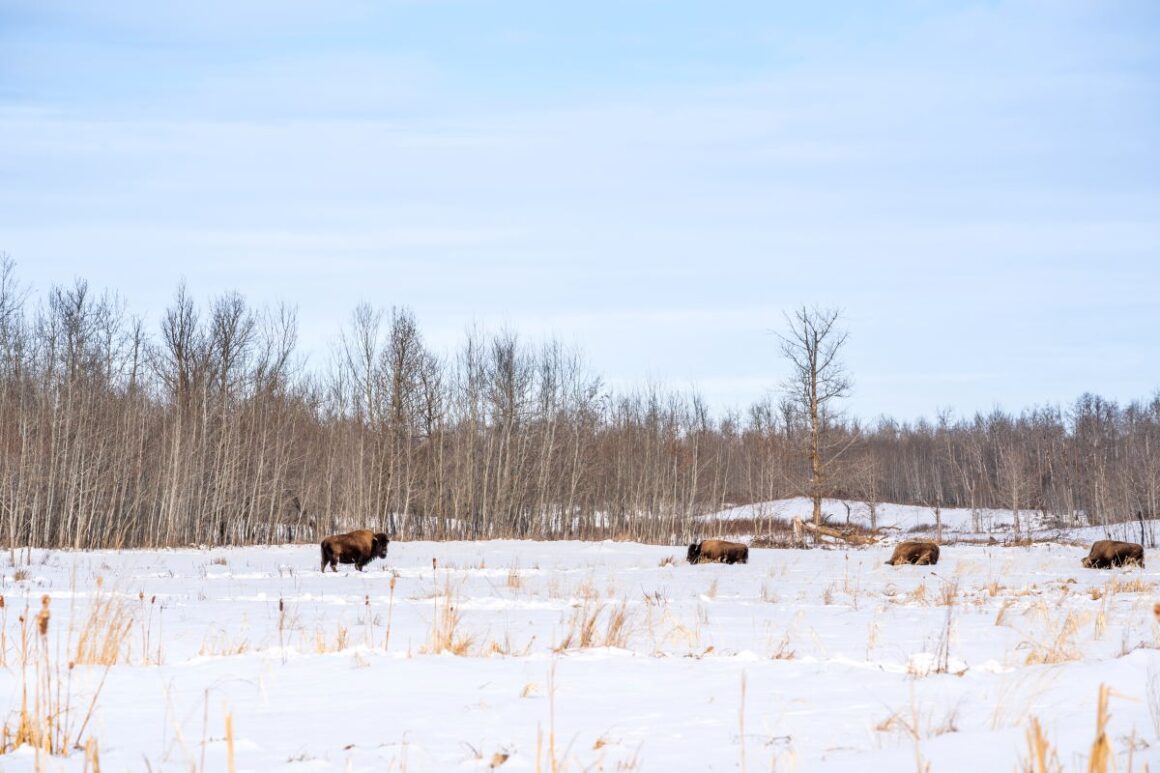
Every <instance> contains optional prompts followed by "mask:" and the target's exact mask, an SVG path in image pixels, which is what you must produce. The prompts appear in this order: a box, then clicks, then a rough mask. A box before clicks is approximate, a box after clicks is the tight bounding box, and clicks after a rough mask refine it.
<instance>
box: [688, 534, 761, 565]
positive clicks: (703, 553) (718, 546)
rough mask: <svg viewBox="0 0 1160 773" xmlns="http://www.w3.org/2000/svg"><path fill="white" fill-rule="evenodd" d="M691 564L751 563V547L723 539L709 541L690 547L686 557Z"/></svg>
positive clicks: (695, 543) (696, 543)
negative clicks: (711, 562)
mask: <svg viewBox="0 0 1160 773" xmlns="http://www.w3.org/2000/svg"><path fill="white" fill-rule="evenodd" d="M686 558H688V559H689V563H690V564H700V563H704V562H709V561H715V562H717V563H721V562H724V563H726V564H747V563H749V547H748V546H747V545H742V544H741V543H740V542H726V541H725V540H723V539H707V540H702V541H701V542H694V543H693V544H692V545H689V552H688V554H687V556H686Z"/></svg>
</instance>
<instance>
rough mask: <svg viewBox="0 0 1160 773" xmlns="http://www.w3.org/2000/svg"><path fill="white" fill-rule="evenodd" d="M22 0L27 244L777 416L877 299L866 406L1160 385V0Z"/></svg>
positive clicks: (11, 233) (14, 107) (308, 346)
mask: <svg viewBox="0 0 1160 773" xmlns="http://www.w3.org/2000/svg"><path fill="white" fill-rule="evenodd" d="M161 5H163V4H159V3H155V2H148V1H145V0H140V1H138V0H127V1H121V2H116V3H108V2H97V1H96V0H77V1H73V2H66V1H64V0H61V1H60V2H56V1H55V0H27V1H25V0H15V1H13V0H0V250H2V251H7V252H8V253H10V254H11V255H12V256H13V257H14V258H15V259H16V260H17V262H18V264H19V271H20V275H21V276H22V278H23V279H24V280H25V281H26V282H27V283H29V284H31V285H32V286H33V288H34V289H35V290H38V291H43V290H44V289H46V288H47V287H49V286H50V285H52V284H54V283H68V282H71V281H72V279H73V277H75V276H78V275H79V276H84V277H86V278H88V279H89V280H90V282H91V283H92V284H93V285H95V286H97V287H110V288H115V289H117V290H118V291H119V292H120V293H121V294H122V295H123V296H124V297H125V299H126V300H127V302H128V304H129V306H130V307H131V308H132V309H133V310H135V311H138V312H140V313H142V314H144V315H145V316H146V318H147V319H148V320H149V321H150V322H151V323H155V321H156V318H157V315H158V314H159V312H160V310H161V309H162V308H164V306H165V304H166V303H167V302H168V301H169V300H170V298H171V297H172V295H173V291H174V288H175V287H176V285H177V283H178V281H179V280H180V279H181V278H182V277H184V278H185V279H186V280H187V281H188V284H189V286H190V289H191V290H192V291H193V293H194V294H195V295H196V296H198V297H201V298H209V297H211V296H214V295H216V294H219V293H221V292H222V291H225V290H227V289H237V290H239V291H241V292H242V293H244V294H245V295H246V296H247V297H248V298H249V299H250V300H251V301H253V302H254V303H255V304H259V305H260V304H264V303H272V302H275V301H277V300H286V301H289V302H291V303H293V304H295V305H297V306H298V308H299V311H300V318H301V323H302V331H301V334H302V336H301V337H302V342H303V346H304V349H305V350H306V351H308V352H309V353H310V354H311V357H312V359H313V361H314V362H316V363H319V364H321V363H323V362H325V360H326V358H327V356H328V355H327V342H329V341H331V340H333V339H334V338H335V337H336V334H337V331H338V329H339V328H340V326H341V325H342V324H343V323H344V322H345V321H346V319H347V318H348V316H349V313H350V311H351V310H352V309H353V307H354V306H355V304H357V303H358V302H360V301H364V300H365V301H369V302H371V303H374V304H379V305H382V306H385V307H389V306H391V305H406V306H409V307H411V308H412V309H414V311H415V313H416V315H417V316H418V318H419V321H420V324H421V326H422V329H423V331H424V332H425V334H426V336H427V338H428V340H429V342H430V343H431V344H432V345H433V347H435V348H436V349H439V350H449V349H450V347H453V346H454V345H455V343H456V342H457V341H459V340H461V339H462V335H463V331H464V329H465V328H466V327H467V326H468V325H469V324H471V323H472V322H477V323H479V324H481V325H482V326H484V327H486V328H498V327H500V326H506V327H507V328H509V329H513V330H515V331H518V332H520V333H521V334H524V335H526V337H528V338H529V339H532V340H536V339H541V338H543V337H545V336H549V335H554V336H556V337H558V338H560V339H562V340H563V341H565V342H569V343H575V344H578V345H579V346H580V347H581V348H582V349H583V350H584V352H585V354H586V355H587V359H588V361H589V363H590V364H591V366H592V367H593V369H594V370H595V371H597V372H599V373H601V374H603V375H604V376H605V377H606V378H607V379H608V380H609V382H610V383H612V384H613V385H616V386H624V385H629V384H640V383H644V382H646V381H651V382H654V383H662V384H667V385H671V386H673V387H676V388H686V387H690V386H695V387H697V388H699V389H701V390H702V391H703V392H704V393H705V394H706V395H707V396H708V397H709V399H710V400H711V401H712V402H713V404H714V405H716V406H718V407H725V406H738V407H741V406H744V405H746V404H748V403H749V402H750V401H752V400H754V399H757V398H759V397H761V396H762V395H763V394H764V393H765V392H766V391H767V390H769V389H771V388H776V387H777V385H778V383H779V382H780V381H781V379H782V378H783V377H784V375H785V365H784V363H783V362H782V360H781V359H780V358H779V356H778V354H777V346H776V341H775V340H774V338H773V337H772V336H771V335H770V334H769V332H768V331H769V330H771V329H780V328H781V327H782V326H783V318H782V314H783V312H784V311H787V310H790V309H792V308H794V307H796V306H800V305H802V304H806V305H815V304H816V305H825V306H839V307H841V308H843V309H844V310H845V312H846V317H847V322H848V327H849V328H850V331H851V336H850V341H849V346H848V358H847V360H848V364H849V368H850V371H851V374H852V376H853V378H854V381H855V391H854V393H853V396H852V398H851V399H850V400H849V403H848V404H849V407H850V408H851V410H852V411H853V412H854V413H856V414H857V415H861V416H867V417H869V416H874V415H877V414H880V413H887V414H892V415H895V416H897V417H899V418H913V417H916V416H919V415H927V416H930V415H933V414H934V412H935V411H936V410H937V409H938V408H941V407H950V408H953V409H954V410H955V412H956V413H959V414H969V413H972V412H973V411H975V410H988V409H989V408H990V407H992V406H994V405H1001V406H1003V407H1005V408H1009V409H1018V408H1022V407H1024V406H1027V405H1030V404H1039V403H1044V402H1058V401H1070V400H1072V399H1073V398H1075V397H1076V396H1078V395H1079V394H1080V393H1082V392H1084V391H1094V392H1098V393H1100V394H1103V395H1105V396H1107V397H1111V398H1115V399H1121V400H1123V399H1129V398H1133V397H1146V396H1148V395H1150V394H1152V393H1153V392H1154V391H1155V390H1157V389H1158V388H1160V4H1157V3H1156V2H1154V0H1148V1H1146V2H1136V3H1132V2H1127V3H1121V2H1104V1H1099V2H1096V1H1094V0H1093V1H1092V2H1066V1H1064V0H1061V1H1058V2H1057V1H1055V0H1051V1H1049V0H1041V1H1036V2H976V3H932V2H922V1H921V0H911V1H909V2H908V1H902V2H887V3H862V2H850V3H831V4H825V5H823V4H820V3H770V2H753V3H727V4H726V3H679V2H660V1H659V0H653V1H646V0H640V1H635V2H634V1H630V0H622V1H621V2H614V3H600V2H589V3H574V4H569V7H567V8H565V7H563V4H560V3H545V2H542V0H541V1H540V2H504V3H499V2H485V1H484V0H464V1H463V2H439V1H438V0H432V1H430V2H420V1H418V0H413V1H412V2H365V3H338V2H330V3H306V2H283V1H279V2H274V1H273V0H267V1H263V2H248V3H241V2H219V0H206V1H205V2H201V3H189V4H183V7H181V8H162V7H159V6H161Z"/></svg>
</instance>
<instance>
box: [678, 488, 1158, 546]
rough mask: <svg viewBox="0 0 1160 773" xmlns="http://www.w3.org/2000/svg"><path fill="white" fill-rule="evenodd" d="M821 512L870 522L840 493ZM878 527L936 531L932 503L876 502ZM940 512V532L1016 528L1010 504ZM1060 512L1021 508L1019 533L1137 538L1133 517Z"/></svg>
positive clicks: (794, 505) (794, 507)
mask: <svg viewBox="0 0 1160 773" xmlns="http://www.w3.org/2000/svg"><path fill="white" fill-rule="evenodd" d="M812 512H813V504H812V502H811V501H810V500H809V499H807V498H805V497H793V498H790V499H776V500H772V501H769V502H758V503H756V504H748V505H739V506H736V507H728V508H725V509H723V510H721V511H719V512H716V513H712V514H709V515H704V516H701V517H700V518H699V519H698V520H699V521H701V522H702V523H706V524H712V523H714V522H718V521H720V522H728V521H738V520H750V519H756V520H762V519H778V520H784V521H792V520H793V519H794V518H795V517H800V518H802V519H803V520H807V521H808V520H810V518H811V513H812ZM822 516H823V519H824V520H825V521H827V522H828V523H831V524H833V525H835V526H844V525H850V524H854V525H858V526H863V527H867V528H869V527H870V525H871V516H870V506H869V505H868V504H867V503H866V502H859V501H855V500H841V499H823V500H822ZM876 516H877V519H876V520H877V527H878V528H879V529H881V530H883V531H884V532H887V533H890V532H896V533H897V534H899V535H905V534H908V533H911V532H924V531H925V532H934V530H935V523H936V519H935V510H934V508H933V507H926V506H921V505H897V504H890V503H882V504H879V505H877V507H876ZM939 516H940V518H941V520H942V528H943V532H944V534H947V533H948V532H949V533H957V534H960V535H989V536H995V537H996V538H1001V537H1005V536H1010V535H1012V534H1013V533H1014V528H1013V527H1014V514H1013V513H1012V511H1011V510H1003V509H991V508H975V509H974V510H972V509H971V508H966V507H943V508H940V511H939ZM1060 520H1061V519H1059V518H1058V517H1051V518H1049V519H1045V518H1044V516H1043V514H1042V513H1040V512H1038V511H1034V510H1024V511H1021V512H1020V514H1019V522H1020V527H1021V530H1022V533H1024V534H1026V533H1027V532H1028V530H1030V532H1031V533H1033V534H1035V535H1038V536H1041V537H1050V536H1065V537H1067V538H1070V539H1076V540H1085V539H1086V540H1095V539H1105V538H1108V537H1111V538H1114V539H1129V540H1133V541H1137V542H1138V541H1139V539H1140V536H1139V525H1138V524H1137V523H1136V522H1134V521H1129V522H1127V523H1120V524H1111V525H1109V526H1108V528H1107V529H1105V528H1104V527H1102V526H1094V525H1088V524H1087V521H1086V518H1085V517H1084V516H1083V514H1077V515H1076V517H1075V519H1074V520H1075V523H1074V524H1071V523H1067V524H1066V525H1062V526H1061V524H1060ZM1154 527H1155V524H1153V523H1149V524H1147V526H1146V528H1147V534H1148V535H1149V536H1148V542H1149V544H1151V542H1152V541H1153V540H1152V538H1151V534H1152V531H1153V530H1154Z"/></svg>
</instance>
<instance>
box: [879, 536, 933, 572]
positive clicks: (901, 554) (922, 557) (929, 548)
mask: <svg viewBox="0 0 1160 773" xmlns="http://www.w3.org/2000/svg"><path fill="white" fill-rule="evenodd" d="M886 563H887V564H889V565H891V566H898V565H899V564H917V565H918V566H934V565H935V564H937V563H938V545H936V544H935V543H933V542H924V541H922V540H908V541H907V542H899V543H898V544H897V545H895V546H894V555H892V556H891V557H890V560H889V561H887V562H886Z"/></svg>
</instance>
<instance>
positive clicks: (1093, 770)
mask: <svg viewBox="0 0 1160 773" xmlns="http://www.w3.org/2000/svg"><path fill="white" fill-rule="evenodd" d="M1110 697H1111V690H1109V689H1108V687H1107V685H1103V684H1101V685H1100V693H1099V698H1098V699H1097V701H1096V738H1095V740H1094V741H1092V751H1091V756H1090V757H1089V758H1088V773H1107V771H1108V769H1109V768H1111V767H1113V766H1114V765H1115V755H1113V754H1112V744H1111V741H1109V740H1108V699H1109V698H1110Z"/></svg>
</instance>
